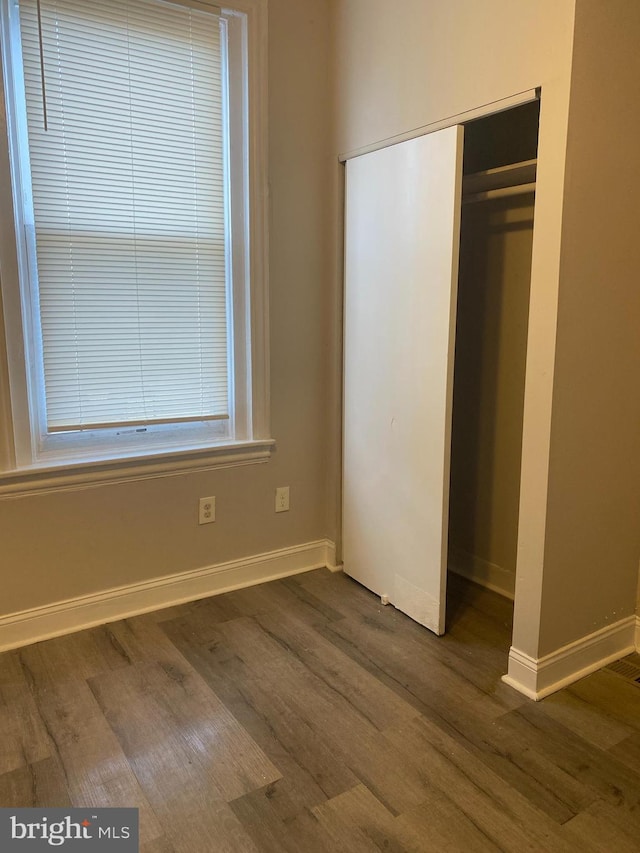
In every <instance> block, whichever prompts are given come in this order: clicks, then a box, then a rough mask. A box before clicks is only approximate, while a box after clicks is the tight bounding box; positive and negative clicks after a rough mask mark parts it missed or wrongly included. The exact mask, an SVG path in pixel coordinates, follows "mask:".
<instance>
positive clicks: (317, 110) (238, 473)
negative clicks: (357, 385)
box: [0, 0, 331, 615]
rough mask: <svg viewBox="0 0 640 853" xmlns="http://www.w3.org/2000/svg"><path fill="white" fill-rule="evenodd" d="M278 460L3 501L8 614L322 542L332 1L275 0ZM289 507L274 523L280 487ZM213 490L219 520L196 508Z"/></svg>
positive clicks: (272, 124)
mask: <svg viewBox="0 0 640 853" xmlns="http://www.w3.org/2000/svg"><path fill="white" fill-rule="evenodd" d="M269 28H270V48H269V74H270V80H269V83H270V99H269V128H270V132H269V142H270V163H269V165H270V186H271V216H270V238H271V247H270V289H271V297H270V306H271V404H272V434H273V436H274V437H275V438H276V440H277V450H276V452H275V453H274V456H273V458H272V459H271V461H270V462H268V463H267V464H263V465H250V466H247V467H242V468H232V469H221V470H217V471H213V472H210V473H198V474H192V475H186V476H177V477H164V478H160V479H157V480H147V481H144V482H133V483H129V484H126V485H110V486H102V487H99V488H95V489H90V490H86V491H73V492H62V493H57V494H48V495H42V496H32V497H23V498H19V499H12V500H3V501H0V566H1V582H2V592H1V594H0V615H1V614H4V613H11V612H14V611H19V610H23V609H26V608H30V607H35V606H38V605H42V604H45V603H49V602H53V601H58V600H61V599H65V598H69V597H74V596H78V595H82V594H84V593H90V592H96V591H99V590H103V589H108V588H110V587H113V586H117V585H119V584H128V583H134V582H137V581H141V580H145V579H149V578H153V577H156V576H159V575H163V574H171V573H174V572H179V571H183V570H188V569H193V568H197V567H202V566H207V565H211V564H214V563H218V562H220V561H224V560H229V559H233V558H237V557H241V556H246V555H251V554H257V553H261V552H264V551H268V550H271V549H276V548H281V547H285V546H288V545H295V544H299V543H304V542H309V541H313V540H316V539H319V538H322V537H324V536H325V533H326V501H325V490H326V464H325V461H326V460H325V455H326V454H325V437H326V412H327V405H326V403H327V401H326V396H325V391H326V380H327V368H326V364H327V353H326V349H325V341H326V338H325V334H324V332H325V321H326V317H327V311H328V310H329V308H328V306H329V304H330V294H329V288H328V287H327V281H326V280H327V273H328V263H329V262H328V259H327V250H326V244H327V234H328V228H329V204H328V192H329V190H328V187H329V181H330V177H331V172H330V169H329V159H328V157H329V132H330V104H329V90H328V83H327V68H328V65H329V55H328V47H329V43H328V35H329V33H328V8H327V3H325V2H324V0H270V2H269ZM286 484H289V485H290V486H291V511H290V512H289V513H281V514H278V515H276V514H275V513H274V509H273V501H274V489H275V487H276V486H277V485H286ZM202 495H216V498H217V521H216V523H215V524H213V525H208V526H203V527H199V526H198V524H197V502H198V497H199V496H202Z"/></svg>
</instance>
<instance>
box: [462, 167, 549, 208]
mask: <svg viewBox="0 0 640 853" xmlns="http://www.w3.org/2000/svg"><path fill="white" fill-rule="evenodd" d="M537 162H538V161H537V160H524V161H523V162H521V163H511V164H509V165H508V166H499V167H498V168H497V169H487V170H486V171H484V172H473V173H472V174H470V175H464V176H463V178H462V198H463V200H464V199H465V196H477V195H479V194H480V193H487V192H492V191H493V190H506V189H507V188H509V189H511V188H513V189H511V192H510V193H504V194H505V195H507V194H509V195H512V194H514V193H515V192H532V191H533V190H534V189H535V181H536V166H537ZM525 187H526V189H525Z"/></svg>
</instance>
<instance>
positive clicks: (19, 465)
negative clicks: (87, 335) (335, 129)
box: [0, 0, 274, 496]
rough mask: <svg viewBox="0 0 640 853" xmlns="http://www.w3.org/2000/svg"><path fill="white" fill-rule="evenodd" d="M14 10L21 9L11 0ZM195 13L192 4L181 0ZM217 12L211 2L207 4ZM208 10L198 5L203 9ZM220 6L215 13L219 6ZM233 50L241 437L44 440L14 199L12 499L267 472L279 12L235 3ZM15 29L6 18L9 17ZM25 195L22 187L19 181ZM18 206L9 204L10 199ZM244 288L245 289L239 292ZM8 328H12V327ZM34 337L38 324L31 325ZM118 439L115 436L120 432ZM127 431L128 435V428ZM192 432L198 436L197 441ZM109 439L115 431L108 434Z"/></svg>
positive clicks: (6, 327)
mask: <svg viewBox="0 0 640 853" xmlns="http://www.w3.org/2000/svg"><path fill="white" fill-rule="evenodd" d="M1 2H2V3H3V4H7V5H8V3H9V2H10V0H1ZM172 2H177V3H184V4H185V5H191V4H192V0H172ZM204 2H205V3H206V2H207V0H204ZM202 3H203V0H200V2H199V4H198V5H201V4H202ZM208 5H209V6H211V5H212V4H208ZM221 11H222V13H223V15H224V16H225V18H226V20H227V27H228V30H229V42H230V45H234V48H233V49H230V52H229V85H230V90H229V91H230V101H233V102H234V103H235V104H237V103H242V108H241V109H235V110H231V111H230V136H231V138H234V137H235V138H236V139H238V138H244V139H245V141H246V144H245V146H244V156H243V157H241V158H239V157H235V158H232V160H231V174H230V176H229V177H230V182H231V184H232V186H233V187H234V190H233V193H232V195H231V199H232V201H231V207H232V210H231V221H232V228H233V229H234V231H235V233H236V234H237V233H238V232H241V233H242V234H243V235H244V239H243V240H242V241H238V240H236V241H235V242H234V245H233V248H232V267H233V269H234V276H236V277H237V278H236V281H235V282H234V286H233V288H232V294H233V295H232V299H233V315H234V333H233V335H232V336H231V337H232V339H231V341H230V346H231V347H232V350H233V357H232V359H231V361H232V364H233V379H232V382H231V392H232V396H234V397H235V406H234V423H233V425H232V427H233V433H232V437H227V436H220V435H218V436H217V435H216V429H219V426H218V427H216V426H215V425H214V426H213V427H209V428H208V429H207V428H205V431H204V434H202V432H201V434H200V435H198V430H199V428H198V427H196V429H195V430H189V429H187V430H184V429H182V428H180V429H176V428H175V427H173V426H171V425H168V426H162V427H155V428H154V430H153V431H152V432H153V433H155V436H154V437H152V441H149V440H148V437H149V435H148V434H147V435H146V436H145V440H144V442H143V443H142V446H141V442H140V435H139V434H138V433H136V432H131V433H127V434H125V435H120V436H118V438H117V442H116V447H114V446H113V442H112V443H110V444H107V445H104V444H101V443H96V441H95V440H94V439H95V435H93V434H92V431H91V430H87V431H83V434H82V436H81V440H80V441H73V442H72V445H71V446H70V445H69V437H68V435H67V434H64V433H63V434H61V435H59V436H48V437H47V439H46V441H45V442H42V441H41V440H40V439H39V436H38V435H37V430H36V429H35V428H34V419H33V416H32V414H31V413H32V411H33V403H32V400H33V398H34V395H33V393H32V392H31V391H30V388H29V382H30V379H29V377H30V374H31V373H32V371H31V370H29V369H28V366H27V358H33V356H32V355H31V353H30V349H29V345H28V342H27V345H26V346H25V338H24V332H23V329H24V327H25V323H24V322H23V321H24V312H28V311H30V310H31V306H30V304H29V299H25V298H24V288H21V286H20V283H19V281H20V279H19V275H20V265H21V263H23V262H24V261H23V260H22V258H23V257H24V255H22V257H21V252H24V247H23V246H22V245H21V243H22V242H24V241H20V240H19V239H18V237H17V234H16V225H15V222H16V216H15V212H14V208H13V204H14V200H13V198H7V197H5V198H4V199H0V496H1V495H2V494H14V493H22V492H28V491H32V490H42V489H45V490H48V489H51V488H57V487H73V486H74V484H76V483H77V484H82V485H86V484H87V483H93V482H96V483H99V482H103V481H110V480H114V479H116V480H121V479H138V478H144V477H147V476H160V475H162V474H163V473H171V472H176V473H179V472H180V471H181V470H184V471H189V470H194V469H196V470H207V469H209V468H212V467H217V466H220V465H235V464H246V463H248V462H261V461H266V460H267V459H268V458H269V455H270V451H271V447H272V445H273V444H274V442H273V440H272V439H271V438H270V432H269V381H268V380H269V362H268V290H267V288H268V279H267V270H268V263H267V252H268V231H267V222H268V193H267V186H268V184H267V122H266V110H267V84H266V80H267V74H266V72H267V8H266V0H235V2H233V4H231V5H230V6H228V7H227V6H225V7H224V8H223V9H222V10H221ZM3 16H4V18H5V22H6V9H4V10H3ZM8 73H11V69H10V67H9V65H8V62H7V59H6V56H5V55H3V67H2V80H1V83H2V85H1V86H0V119H1V120H0V125H1V126H0V184H2V185H3V186H7V187H9V186H12V184H13V185H14V186H15V185H16V184H15V183H14V182H13V180H12V172H11V147H10V145H9V137H8V134H10V133H12V132H13V130H12V113H11V112H7V104H6V102H5V91H7V88H8V87H7V86H6V85H5V77H6V75H7V74H8ZM17 185H18V186H20V176H19V175H18V181H17ZM7 196H8V194H7ZM238 281H240V285H238V283H237V282H238ZM3 318H4V321H3ZM26 325H27V327H28V323H27V324H26ZM112 432H115V431H112ZM119 432H121V433H122V432H123V431H122V430H120V431H119ZM190 432H191V435H190V434H189V433H190ZM102 435H104V433H102Z"/></svg>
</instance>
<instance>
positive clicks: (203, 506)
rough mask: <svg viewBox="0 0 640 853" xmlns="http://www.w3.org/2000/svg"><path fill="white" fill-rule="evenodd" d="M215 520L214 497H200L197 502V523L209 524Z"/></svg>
mask: <svg viewBox="0 0 640 853" xmlns="http://www.w3.org/2000/svg"><path fill="white" fill-rule="evenodd" d="M215 520H216V499H215V498H200V503H199V504H198V524H211V522H212V521H215Z"/></svg>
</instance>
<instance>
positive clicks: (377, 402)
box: [343, 127, 462, 634]
mask: <svg viewBox="0 0 640 853" xmlns="http://www.w3.org/2000/svg"><path fill="white" fill-rule="evenodd" d="M346 168H347V175H346V223H345V227H346V234H345V240H346V247H345V264H346V283H345V289H346V293H345V340H344V344H345V350H344V352H345V357H344V358H345V361H344V371H345V373H344V485H343V489H344V494H343V559H344V569H345V571H346V572H347V573H348V574H350V575H351V576H352V577H354V578H355V579H356V580H358V581H360V583H362V584H364V585H365V586H366V587H368V588H369V589H371V590H373V591H374V592H376V593H378V594H379V595H387V596H388V597H389V600H390V602H391V603H392V604H394V605H395V606H396V607H397V608H398V609H400V610H402V611H404V612H405V613H407V614H408V615H409V616H411V617H412V618H413V619H415V620H416V621H417V622H420V623H421V624H422V625H426V627H427V628H430V629H431V630H432V631H435V632H436V633H437V634H442V633H443V632H444V625H445V621H444V618H445V592H446V568H447V565H446V563H447V526H448V501H449V459H450V434H451V400H452V385H453V356H454V343H455V319H456V318H455V314H456V291H457V276H458V244H459V227H460V197H461V186H462V128H461V127H452V128H447V129H446V130H442V131H439V132H437V133H432V134H429V135H427V136H422V137H419V138H418V139H412V140H410V141H408V142H403V143H400V144H398V145H393V146H390V147H388V148H384V149H382V150H380V151H375V152H373V153H371V154H365V155H363V156H361V157H356V158H354V159H353V160H349V161H348V163H347V167H346Z"/></svg>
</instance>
